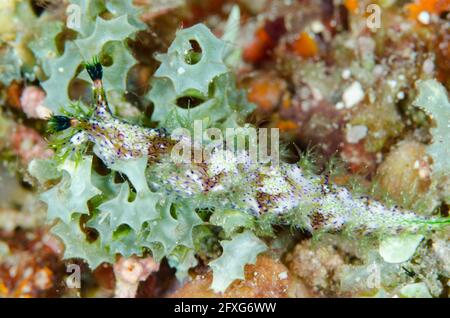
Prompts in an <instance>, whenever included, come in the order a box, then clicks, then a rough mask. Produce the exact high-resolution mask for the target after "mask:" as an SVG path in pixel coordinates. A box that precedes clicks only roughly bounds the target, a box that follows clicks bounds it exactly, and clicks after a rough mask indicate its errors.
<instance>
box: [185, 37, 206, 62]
mask: <svg viewBox="0 0 450 318" xmlns="http://www.w3.org/2000/svg"><path fill="white" fill-rule="evenodd" d="M189 44H190V45H191V49H190V50H189V51H188V52H187V53H186V55H185V56H184V61H185V62H186V63H187V64H189V65H195V64H197V63H198V62H200V60H201V59H202V47H201V46H200V44H199V43H198V42H197V41H196V40H189Z"/></svg>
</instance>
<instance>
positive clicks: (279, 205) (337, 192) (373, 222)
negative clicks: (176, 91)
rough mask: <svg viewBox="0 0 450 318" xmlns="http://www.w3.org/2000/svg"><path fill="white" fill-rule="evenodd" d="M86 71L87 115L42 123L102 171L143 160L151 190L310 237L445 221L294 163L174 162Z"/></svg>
mask: <svg viewBox="0 0 450 318" xmlns="http://www.w3.org/2000/svg"><path fill="white" fill-rule="evenodd" d="M86 69H87V71H88V73H89V75H90V77H91V78H92V80H93V83H94V85H93V91H94V97H95V106H94V111H93V113H92V115H91V116H89V117H88V118H86V117H85V116H74V117H69V116H63V115H55V116H53V117H52V118H51V119H50V120H49V127H50V130H52V131H62V130H66V129H69V128H73V129H75V130H76V131H77V132H76V133H75V134H74V135H73V136H72V137H71V140H70V141H71V142H72V143H74V144H82V143H85V142H92V143H93V144H94V153H95V154H96V155H97V156H98V157H99V158H100V159H101V160H102V161H103V162H104V163H105V165H106V166H108V167H111V166H112V165H113V164H114V163H115V162H117V161H120V160H130V159H138V158H142V157H145V156H148V157H149V160H148V162H149V163H150V164H149V171H150V172H149V173H150V174H151V178H152V184H153V185H154V187H156V188H157V191H162V192H165V193H167V195H170V196H176V197H179V198H181V199H183V200H191V201H192V202H194V203H195V204H194V205H195V206H198V207H200V208H208V207H213V208H220V209H236V210H240V211H245V212H247V213H248V214H251V215H255V216H260V215H262V214H267V213H271V214H274V215H295V219H296V221H295V222H296V225H297V226H301V227H303V228H305V229H307V230H309V231H315V230H323V231H332V232H336V231H343V230H346V231H350V232H351V233H364V234H369V233H391V234H395V233H399V232H402V231H409V232H417V231H421V230H427V229H429V228H431V227H433V226H440V225H446V224H448V223H449V220H448V219H442V218H435V219H427V218H424V217H421V216H418V215H416V214H415V213H413V212H410V211H402V210H400V209H399V208H397V207H392V208H391V207H387V206H385V205H383V204H381V203H379V202H376V201H374V200H368V199H367V197H363V196H353V195H352V193H351V192H350V191H349V190H348V189H346V188H344V187H340V186H336V185H333V184H329V183H328V182H324V180H323V178H322V177H321V176H316V175H312V174H308V173H305V172H304V171H303V170H302V169H301V168H300V167H299V166H298V165H297V164H287V163H280V164H278V165H271V164H263V163H260V162H256V161H255V160H254V159H252V158H250V156H249V155H248V154H247V153H246V152H245V151H244V152H240V153H233V152H231V151H229V150H223V149H216V150H215V151H214V152H213V153H212V155H211V156H210V158H208V159H207V160H204V161H202V162H200V163H195V162H187V163H182V164H180V163H176V162H174V161H173V160H172V158H170V151H171V150H172V149H173V147H174V145H175V144H176V143H177V142H178V141H179V140H177V138H173V137H171V136H169V134H168V133H167V132H166V131H165V130H164V129H150V128H145V127H141V126H139V125H134V124H130V123H127V122H125V121H123V120H121V119H119V118H116V117H115V116H114V115H113V114H112V113H111V111H110V109H109V106H108V102H107V99H106V94H105V91H104V88H103V84H102V72H103V71H102V66H101V64H100V63H99V62H98V61H96V60H94V62H93V63H91V64H87V65H86Z"/></svg>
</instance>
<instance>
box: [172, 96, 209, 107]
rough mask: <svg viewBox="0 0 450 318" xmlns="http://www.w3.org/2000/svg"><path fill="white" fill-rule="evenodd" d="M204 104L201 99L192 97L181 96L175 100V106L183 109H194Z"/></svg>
mask: <svg viewBox="0 0 450 318" xmlns="http://www.w3.org/2000/svg"><path fill="white" fill-rule="evenodd" d="M203 102H204V100H203V99H201V98H198V97H193V96H183V97H180V98H178V99H177V106H178V107H180V108H184V109H190V108H195V107H197V106H199V105H200V104H202V103H203Z"/></svg>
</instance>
